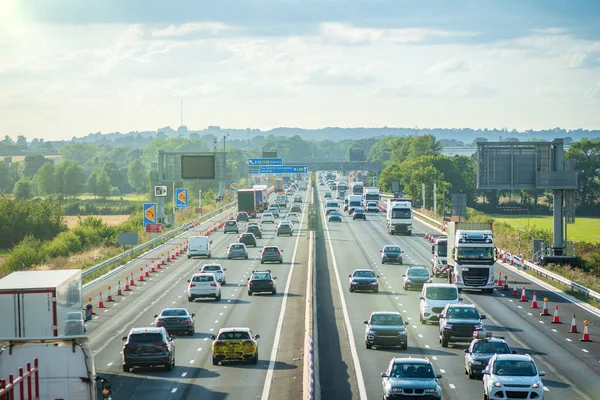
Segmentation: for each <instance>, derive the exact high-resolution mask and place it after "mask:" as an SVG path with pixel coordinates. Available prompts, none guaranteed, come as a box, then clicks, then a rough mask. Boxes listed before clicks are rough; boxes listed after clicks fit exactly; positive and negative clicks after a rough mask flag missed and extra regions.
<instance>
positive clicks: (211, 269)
mask: <svg viewBox="0 0 600 400" xmlns="http://www.w3.org/2000/svg"><path fill="white" fill-rule="evenodd" d="M226 270H227V268H223V267H222V266H221V264H204V265H203V266H202V268H200V272H208V273H213V274H215V277H216V278H217V282H219V283H220V284H221V285H225V284H226V283H227V279H226V278H225V271H226Z"/></svg>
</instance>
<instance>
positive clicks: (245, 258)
mask: <svg viewBox="0 0 600 400" xmlns="http://www.w3.org/2000/svg"><path fill="white" fill-rule="evenodd" d="M254 247H256V246H254ZM247 259H248V256H246V257H244V260H247Z"/></svg>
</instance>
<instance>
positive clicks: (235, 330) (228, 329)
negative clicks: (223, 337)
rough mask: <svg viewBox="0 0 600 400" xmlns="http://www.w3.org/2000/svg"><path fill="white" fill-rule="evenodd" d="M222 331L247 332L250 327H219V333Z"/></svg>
mask: <svg viewBox="0 0 600 400" xmlns="http://www.w3.org/2000/svg"><path fill="white" fill-rule="evenodd" d="M223 332H248V333H250V328H245V327H231V328H221V329H219V333H223Z"/></svg>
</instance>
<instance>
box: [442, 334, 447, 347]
mask: <svg viewBox="0 0 600 400" xmlns="http://www.w3.org/2000/svg"><path fill="white" fill-rule="evenodd" d="M441 340H442V347H448V339H446V338H445V337H444V336H442V339H441Z"/></svg>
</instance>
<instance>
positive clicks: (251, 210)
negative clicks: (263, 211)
mask: <svg viewBox="0 0 600 400" xmlns="http://www.w3.org/2000/svg"><path fill="white" fill-rule="evenodd" d="M237 196H238V211H245V212H247V213H248V215H249V216H250V217H256V193H254V189H240V190H238V192H237Z"/></svg>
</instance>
